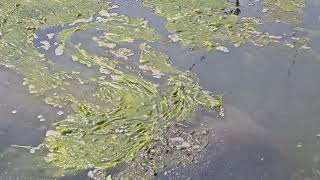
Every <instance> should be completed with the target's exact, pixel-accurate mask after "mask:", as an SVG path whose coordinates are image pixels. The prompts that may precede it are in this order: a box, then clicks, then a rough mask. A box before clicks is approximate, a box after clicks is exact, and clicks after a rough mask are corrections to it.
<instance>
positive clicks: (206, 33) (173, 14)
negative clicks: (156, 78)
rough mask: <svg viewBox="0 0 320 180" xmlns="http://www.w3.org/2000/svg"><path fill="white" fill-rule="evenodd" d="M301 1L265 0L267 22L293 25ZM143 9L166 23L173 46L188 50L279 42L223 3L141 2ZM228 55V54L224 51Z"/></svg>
mask: <svg viewBox="0 0 320 180" xmlns="http://www.w3.org/2000/svg"><path fill="white" fill-rule="evenodd" d="M304 1H305V0H294V1H290V0H283V1H282V0H266V1H265V2H264V3H265V6H266V7H267V8H269V9H270V11H271V15H270V16H269V19H270V18H271V17H272V18H279V20H283V21H284V22H286V23H291V22H292V21H294V22H296V19H297V18H298V17H299V16H300V15H301V11H302V7H303V6H304ZM144 5H145V6H147V7H151V8H152V9H154V11H155V12H156V13H157V14H159V15H161V16H163V17H165V18H166V19H167V21H168V22H167V29H168V30H169V31H170V32H171V33H172V35H170V36H169V38H170V39H171V40H172V41H173V42H177V41H181V42H182V44H183V45H184V46H186V47H189V48H197V47H207V48H208V50H214V49H216V48H218V49H222V48H223V49H225V48H224V46H225V45H228V44H230V43H231V44H234V46H235V47H239V46H240V45H242V44H247V43H249V44H253V45H256V46H264V45H268V44H270V43H273V42H279V40H275V39H273V38H272V36H271V38H270V34H269V33H263V32H258V31H257V30H256V29H257V27H258V26H259V25H260V24H261V23H262V20H263V18H262V19H259V18H256V17H240V16H238V15H235V14H234V13H230V12H234V9H235V8H236V7H235V6H234V4H233V3H230V2H228V1H225V0H211V1H206V0H198V1H196V0H176V1H171V0H144ZM224 52H228V51H226V50H225V51H224Z"/></svg>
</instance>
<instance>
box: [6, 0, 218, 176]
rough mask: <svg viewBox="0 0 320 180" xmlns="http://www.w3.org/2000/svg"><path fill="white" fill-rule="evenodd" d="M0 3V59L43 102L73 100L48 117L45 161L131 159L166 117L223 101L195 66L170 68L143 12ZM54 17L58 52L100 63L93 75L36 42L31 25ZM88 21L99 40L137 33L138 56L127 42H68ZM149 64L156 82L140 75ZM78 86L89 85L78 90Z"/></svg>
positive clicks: (69, 1)
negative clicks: (102, 49)
mask: <svg viewBox="0 0 320 180" xmlns="http://www.w3.org/2000/svg"><path fill="white" fill-rule="evenodd" d="M0 5H1V6H0V12H1V13H0V14H1V15H0V22H1V26H0V32H1V34H0V40H1V41H0V47H1V48H0V64H1V65H3V66H6V67H8V68H10V69H12V70H14V71H16V72H17V73H19V74H20V75H22V76H23V77H24V78H25V79H24V85H26V86H28V89H29V91H30V93H33V94H35V95H38V96H39V97H40V98H42V99H44V101H45V102H46V103H48V104H51V105H53V106H55V107H59V108H64V107H66V106H71V107H72V108H73V113H72V114H69V115H68V116H67V117H66V119H64V120H62V121H59V122H56V123H55V124H54V128H55V130H56V131H57V133H56V134H58V135H55V136H48V137H47V138H46V139H45V140H44V142H43V144H42V145H41V147H42V148H43V149H45V150H47V151H48V153H47V155H46V158H45V159H46V161H47V162H48V163H50V165H53V166H55V167H61V168H63V169H67V170H72V171H73V170H82V169H87V168H97V169H108V168H112V167H115V166H116V165H118V164H120V163H123V162H126V161H130V160H132V159H133V158H134V157H135V156H136V155H137V154H138V152H139V151H140V149H141V148H142V147H144V146H146V145H147V144H149V143H150V142H151V141H152V140H154V139H155V138H156V137H158V136H159V135H161V134H162V133H163V131H164V129H165V128H164V127H165V126H166V125H167V123H169V122H171V121H185V120H188V119H189V118H190V117H191V116H192V114H193V112H194V111H195V109H196V108H197V106H198V105H202V106H204V107H207V108H208V109H211V110H221V109H222V106H221V102H220V100H219V99H218V98H217V97H215V96H213V95H212V94H211V93H210V92H208V91H205V90H203V89H202V88H201V87H200V86H199V85H198V82H197V81H198V80H197V78H196V77H195V75H194V74H192V73H191V72H185V71H180V70H178V69H176V68H174V67H173V66H171V64H170V62H169V58H168V57H167V56H166V55H164V54H162V53H160V52H157V51H156V50H155V49H154V48H153V47H152V46H150V45H149V43H150V42H154V41H156V40H158V39H159V37H158V35H157V33H156V32H155V31H154V30H153V29H151V28H150V27H149V26H148V24H147V22H146V21H144V20H143V19H134V18H130V17H127V16H123V15H117V14H114V13H110V12H109V10H108V9H109V8H110V4H107V3H99V2H98V1H85V0H80V1H79V0H60V1H55V0H45V1H40V0H29V1H21V2H20V1H15V0H12V1H10V2H0ZM94 16H98V18H96V19H95V20H94V18H92V17H94ZM57 25H69V27H68V28H67V29H65V30H63V31H62V32H61V33H60V34H59V37H58V38H59V41H60V47H62V48H64V54H65V56H66V57H67V58H66V59H65V60H73V61H75V62H77V63H78V64H79V65H80V64H84V65H86V68H88V69H97V70H98V69H99V70H100V73H99V72H97V74H99V76H100V77H99V78H90V77H82V76H81V73H74V72H73V71H61V70H57V69H58V68H56V67H55V65H56V64H54V63H51V62H49V61H48V59H45V58H44V57H43V55H41V54H40V53H39V52H38V51H37V50H36V48H35V47H34V46H33V42H32V40H33V37H34V36H35V33H36V31H37V29H38V28H48V27H52V26H57ZM89 28H95V29H97V30H99V31H103V32H104V34H103V35H102V36H101V37H97V38H96V41H97V45H100V46H101V45H103V44H104V43H98V42H103V41H106V42H108V43H113V44H121V43H136V40H139V41H143V43H141V45H140V50H141V53H140V60H139V62H134V61H130V59H131V56H132V53H131V51H130V50H129V49H128V50H125V51H124V49H121V48H117V46H112V47H113V48H112V49H114V50H112V51H114V52H116V53H118V54H119V53H120V54H121V55H122V56H125V57H127V60H114V59H112V58H107V57H102V56H97V55H94V54H90V53H89V52H88V51H87V50H86V49H84V48H83V47H82V45H81V44H76V45H73V44H72V43H70V38H71V36H72V34H73V33H74V32H76V31H84V30H87V29H89ZM106 49H107V50H108V46H107V47H106ZM109 51H111V50H110V48H109ZM128 59H129V60H128ZM120 64H122V65H126V66H128V67H131V68H134V69H135V71H131V72H130V73H129V72H124V71H122V70H120V69H119V68H117V67H118V65H120ZM148 72H153V75H152V77H154V73H156V74H157V75H159V74H161V75H162V76H161V77H160V78H162V79H163V82H162V83H160V84H156V83H154V82H153V81H150V78H144V77H145V76H147V75H148ZM85 86H92V87H94V88H93V89H92V92H91V93H90V94H86V95H85V96H79V91H81V89H82V88H83V87H85Z"/></svg>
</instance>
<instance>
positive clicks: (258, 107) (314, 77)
mask: <svg viewBox="0 0 320 180" xmlns="http://www.w3.org/2000/svg"><path fill="white" fill-rule="evenodd" d="M315 1H316V0H315ZM114 2H115V3H116V4H119V5H120V8H119V9H117V10H115V11H116V12H121V13H122V14H127V15H130V16H133V17H139V18H146V19H147V20H148V21H149V22H150V25H151V26H152V27H154V28H155V29H156V30H157V31H158V32H159V34H160V35H162V36H163V37H166V36H167V35H168V34H169V33H168V31H167V30H166V29H165V26H164V24H165V20H164V19H163V18H161V17H159V16H157V15H155V14H153V12H152V11H151V10H149V9H145V8H142V7H141V4H140V2H139V1H120V0H116V1H114ZM248 2H249V1H241V10H242V14H243V15H247V14H250V15H259V14H260V13H259V11H260V10H261V7H260V6H259V3H257V4H256V6H252V7H248V6H247V3H248ZM319 9H320V5H319V3H318V4H316V3H315V2H309V3H308V4H307V7H306V9H305V15H304V27H305V28H307V29H309V30H315V31H319V30H320V18H319V17H320V11H319ZM261 29H262V30H267V31H268V32H272V33H273V34H275V35H280V34H284V33H286V34H287V35H290V34H291V31H292V26H283V25H281V24H267V25H264V26H262V27H261ZM58 31H59V28H52V29H50V30H48V29H47V30H42V31H39V32H38V35H39V38H40V40H41V39H45V38H46V37H45V35H46V34H47V33H48V32H53V33H55V32H58ZM96 33H97V32H94V31H92V32H91V31H90V32H81V33H76V34H75V35H74V36H73V38H72V41H74V42H86V47H85V48H86V49H88V50H89V51H90V52H93V53H98V54H99V53H102V52H101V50H99V49H98V48H97V47H95V46H94V45H92V44H90V42H91V41H90V40H91V39H90V37H92V34H96ZM46 40H48V39H46ZM38 43H39V42H35V45H36V46H39V44H38ZM52 43H53V42H52ZM156 46H157V47H158V49H159V50H160V51H163V52H165V53H166V54H168V55H169V56H170V58H171V60H172V61H173V63H174V65H176V66H178V67H180V68H183V69H190V70H192V71H193V72H195V73H196V74H197V75H198V77H199V78H200V84H201V85H202V86H203V87H204V88H205V89H208V90H211V91H213V92H216V93H217V94H223V101H224V103H225V104H226V105H225V107H226V118H225V119H222V120H221V119H216V118H215V117H214V116H212V115H208V114H207V113H205V112H204V113H203V114H200V115H199V117H197V120H196V121H195V123H205V124H207V126H209V127H213V128H214V129H215V135H214V136H213V137H212V140H211V144H210V145H209V147H208V149H207V150H206V151H204V152H203V153H202V154H201V156H200V159H199V162H198V163H195V164H192V165H190V166H187V167H176V168H174V170H171V169H166V170H165V171H164V172H162V173H160V174H159V178H160V179H168V177H170V178H171V179H187V178H191V179H214V180H231V179H232V180H265V179H266V180H270V179H273V180H287V179H288V180H290V179H293V176H294V175H296V174H297V173H300V174H301V177H303V178H306V177H312V178H314V179H320V174H317V172H318V171H319V170H318V168H319V169H320V138H319V137H318V136H317V135H318V134H320V121H319V119H318V117H319V116H320V111H319V107H320V94H319V92H320V82H319V79H318V77H319V76H320V71H319V69H320V48H319V47H320V36H319V35H317V34H315V35H314V37H313V39H312V41H311V48H313V49H314V51H313V52H306V51H302V50H297V49H291V48H288V47H286V46H283V45H272V46H268V47H263V48H259V47H253V46H242V47H240V48H230V51H231V52H230V53H228V54H225V53H222V52H213V53H210V52H207V51H187V50H186V49H184V48H182V47H181V46H180V45H179V44H177V43H173V44H169V45H168V44H166V45H163V44H156ZM53 50H54V47H53V48H51V51H48V52H47V51H42V50H41V49H40V50H39V51H40V52H42V53H45V55H46V56H47V57H48V58H49V59H50V60H52V61H54V62H56V64H58V65H60V66H58V67H60V68H61V69H67V70H70V69H73V70H74V68H78V69H77V70H79V71H81V66H75V64H74V63H73V62H72V61H62V62H61V60H63V57H61V58H56V57H55V56H54V51H53ZM59 60H60V61H59ZM86 73H88V74H90V75H92V74H94V73H95V72H88V71H86ZM21 84H22V79H21V77H19V76H18V75H16V74H14V73H13V72H11V71H9V70H6V69H4V68H0V94H1V96H0V117H1V120H0V150H3V149H5V148H6V147H8V146H10V145H13V144H18V145H32V146H36V145H38V144H40V143H41V141H42V139H43V137H44V136H45V132H46V130H47V129H49V128H50V124H51V122H52V121H53V120H57V119H62V118H63V117H61V116H59V115H57V114H56V113H57V111H58V109H55V108H52V107H50V106H47V105H45V104H44V103H42V101H41V100H40V98H37V97H34V96H32V95H29V94H28V93H26V92H27V91H26V89H25V88H24V87H23V86H22V85H21ZM38 115H43V117H45V119H46V121H43V122H40V120H39V118H37V116H38ZM0 168H1V167H0ZM317 170H318V171H317ZM0 171H1V169H0ZM168 171H170V173H168ZM18 176H19V175H17V177H18ZM0 178H1V176H0ZM72 178H73V177H70V178H69V177H68V178H66V179H72ZM73 179H86V172H84V173H83V174H81V175H79V176H76V177H74V178H73ZM293 180H298V179H293Z"/></svg>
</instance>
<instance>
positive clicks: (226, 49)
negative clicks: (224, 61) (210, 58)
mask: <svg viewBox="0 0 320 180" xmlns="http://www.w3.org/2000/svg"><path fill="white" fill-rule="evenodd" d="M216 50H218V51H222V52H225V53H229V52H230V51H229V49H228V48H226V47H224V46H218V47H216Z"/></svg>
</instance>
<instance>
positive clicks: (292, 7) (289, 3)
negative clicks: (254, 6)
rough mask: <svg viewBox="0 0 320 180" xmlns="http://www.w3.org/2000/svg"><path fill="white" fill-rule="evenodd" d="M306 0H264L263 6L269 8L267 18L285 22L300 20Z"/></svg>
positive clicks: (293, 22) (296, 22) (290, 22)
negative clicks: (269, 11) (269, 12)
mask: <svg viewBox="0 0 320 180" xmlns="http://www.w3.org/2000/svg"><path fill="white" fill-rule="evenodd" d="M305 3H306V0H265V1H264V6H265V7H267V8H269V9H270V10H271V14H270V15H268V16H267V18H268V19H271V20H278V21H281V22H283V23H287V24H299V23H301V22H302V18H301V17H302V15H303V8H304V7H305Z"/></svg>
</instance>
